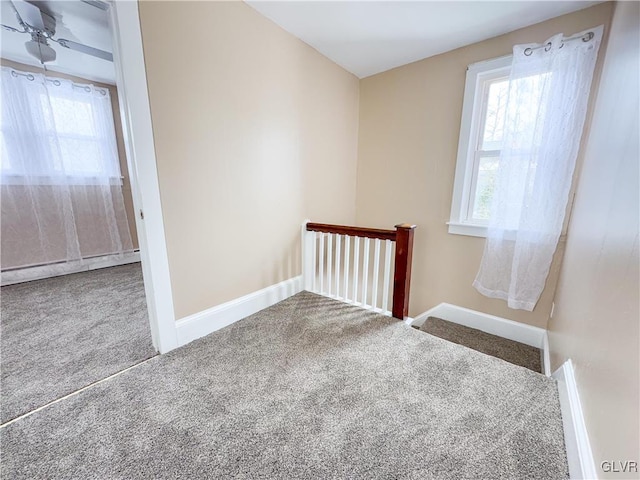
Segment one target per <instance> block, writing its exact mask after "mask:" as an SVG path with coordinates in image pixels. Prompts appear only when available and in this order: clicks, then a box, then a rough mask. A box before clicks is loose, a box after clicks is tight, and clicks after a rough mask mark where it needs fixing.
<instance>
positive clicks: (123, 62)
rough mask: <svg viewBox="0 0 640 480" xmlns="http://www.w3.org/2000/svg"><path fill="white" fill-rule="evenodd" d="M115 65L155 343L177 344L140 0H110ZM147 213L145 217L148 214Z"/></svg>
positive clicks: (169, 347)
mask: <svg viewBox="0 0 640 480" xmlns="http://www.w3.org/2000/svg"><path fill="white" fill-rule="evenodd" d="M109 5H110V11H111V12H110V13H111V27H112V38H113V65H114V68H115V71H116V84H117V87H118V100H119V102H120V114H121V116H122V126H123V134H124V140H125V151H126V154H127V163H128V167H129V173H130V179H131V191H132V193H133V204H134V209H135V212H136V215H135V217H136V228H137V231H138V240H139V242H140V257H141V262H142V275H143V277H144V288H145V295H146V298H147V307H148V311H149V324H150V326H151V337H152V340H153V345H154V347H155V348H156V349H157V350H158V351H159V352H160V353H166V352H168V351H170V350H173V349H174V348H176V347H177V346H178V339H177V335H176V319H175V312H174V308H173V293H172V289H171V277H170V274H169V258H168V254H167V242H166V239H165V232H164V220H163V216H162V203H161V201H160V187H159V183H158V170H157V165H156V153H155V145H154V142H153V127H152V124H151V109H150V106H149V92H148V89H147V76H146V71H145V63H144V52H143V49H142V32H141V30H140V18H139V14H138V2H137V1H128V2H119V1H118V2H116V1H114V0H109ZM142 212H144V219H143V214H142Z"/></svg>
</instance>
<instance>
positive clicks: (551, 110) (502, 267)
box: [473, 26, 602, 311]
mask: <svg viewBox="0 0 640 480" xmlns="http://www.w3.org/2000/svg"><path fill="white" fill-rule="evenodd" d="M589 32H593V36H592V38H591V39H590V40H588V41H583V40H582V38H580V39H576V40H571V41H564V42H563V35H562V34H558V35H556V36H554V37H552V38H550V39H549V40H548V41H547V42H545V44H543V45H516V46H515V47H514V48H513V63H512V67H511V74H510V77H509V96H508V99H507V107H506V116H505V122H504V137H503V145H502V150H501V154H500V161H499V166H498V171H497V176H496V184H495V190H494V196H493V200H492V208H491V221H490V224H489V229H488V235H487V240H486V244H485V249H484V254H483V256H482V261H481V264H480V270H479V272H478V275H477V277H476V279H475V281H474V283H473V285H474V287H475V288H476V289H477V290H478V291H479V292H480V293H482V294H483V295H486V296H488V297H494V298H501V299H503V300H506V301H507V304H508V306H509V307H510V308H514V309H522V310H529V311H531V310H533V308H534V307H535V305H536V303H537V302H538V299H539V297H540V294H541V293H542V290H543V289H544V284H545V281H546V278H547V275H548V273H549V268H550V266H551V261H552V258H553V254H554V252H555V250H556V247H557V244H558V240H559V237H560V234H561V232H562V225H563V222H564V217H565V210H566V206H567V200H568V196H569V191H570V189H571V180H572V176H573V171H574V167H575V162H576V157H577V155H578V149H579V146H580V139H581V137H582V130H583V126H584V120H585V115H586V110H587V102H588V98H589V91H590V86H591V79H592V77H593V69H594V66H595V62H596V57H597V54H598V48H599V46H600V41H601V38H602V26H600V27H597V28H593V29H590V30H587V31H585V32H581V33H580V34H577V35H576V37H578V36H580V37H584V38H585V39H586V38H588V37H589V34H588V33H589Z"/></svg>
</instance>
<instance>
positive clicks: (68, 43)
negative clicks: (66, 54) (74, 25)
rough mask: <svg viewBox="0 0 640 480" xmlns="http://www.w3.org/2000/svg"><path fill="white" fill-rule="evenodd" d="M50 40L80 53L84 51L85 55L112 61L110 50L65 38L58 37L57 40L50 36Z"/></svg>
mask: <svg viewBox="0 0 640 480" xmlns="http://www.w3.org/2000/svg"><path fill="white" fill-rule="evenodd" d="M51 40H53V41H54V42H57V43H59V44H60V45H62V46H63V47H66V48H69V49H71V50H75V51H77V52H81V53H86V54H87V55H92V56H94V57H98V58H102V59H103V60H109V61H110V62H113V54H112V53H110V52H105V51H104V50H100V49H98V48H93V47H89V46H88V45H83V44H82V43H78V42H74V41H72V40H66V39H64V38H59V39H57V40H55V39H53V38H52V39H51Z"/></svg>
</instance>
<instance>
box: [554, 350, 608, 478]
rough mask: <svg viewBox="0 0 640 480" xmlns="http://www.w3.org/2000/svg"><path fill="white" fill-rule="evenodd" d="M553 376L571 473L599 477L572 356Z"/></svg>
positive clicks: (582, 476) (575, 475) (576, 475)
mask: <svg viewBox="0 0 640 480" xmlns="http://www.w3.org/2000/svg"><path fill="white" fill-rule="evenodd" d="M552 377H553V378H555V379H556V380H557V382H558V394H559V396H560V410H561V412H562V426H563V428H564V443H565V446H566V448H567V461H568V463H569V476H570V478H571V479H574V480H575V479H595V478H598V476H597V473H596V468H595V463H594V461H593V454H592V452H591V444H590V443H589V436H588V434H587V427H586V425H585V423H584V417H583V415H582V405H581V403H580V397H579V395H578V386H577V384H576V379H575V375H574V370H573V363H572V362H571V359H569V360H567V361H566V362H565V363H564V364H562V366H561V367H560V368H558V370H556V371H555V372H553V375H552Z"/></svg>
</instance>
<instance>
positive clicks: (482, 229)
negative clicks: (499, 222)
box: [447, 222, 487, 238]
mask: <svg viewBox="0 0 640 480" xmlns="http://www.w3.org/2000/svg"><path fill="white" fill-rule="evenodd" d="M447 225H449V233H452V234H454V235H466V236H468V237H483V238H486V236H487V227H486V226H485V225H474V224H471V223H458V222H447Z"/></svg>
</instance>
